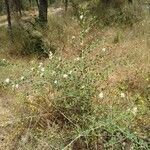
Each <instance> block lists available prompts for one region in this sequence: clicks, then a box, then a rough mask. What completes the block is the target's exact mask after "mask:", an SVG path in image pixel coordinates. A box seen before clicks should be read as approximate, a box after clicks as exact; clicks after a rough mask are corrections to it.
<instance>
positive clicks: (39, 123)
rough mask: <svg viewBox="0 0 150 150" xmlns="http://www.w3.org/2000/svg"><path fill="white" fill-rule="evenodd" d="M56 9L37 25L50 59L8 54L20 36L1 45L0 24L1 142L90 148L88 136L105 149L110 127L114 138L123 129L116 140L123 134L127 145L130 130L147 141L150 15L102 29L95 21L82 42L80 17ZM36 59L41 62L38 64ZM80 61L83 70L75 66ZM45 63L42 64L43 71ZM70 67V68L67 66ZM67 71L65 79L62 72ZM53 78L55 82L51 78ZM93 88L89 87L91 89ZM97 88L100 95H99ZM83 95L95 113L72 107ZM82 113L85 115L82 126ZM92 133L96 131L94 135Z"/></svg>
mask: <svg viewBox="0 0 150 150" xmlns="http://www.w3.org/2000/svg"><path fill="white" fill-rule="evenodd" d="M54 17H55V16H51V17H50V18H49V22H50V25H49V27H48V28H47V29H46V30H42V31H41V30H40V32H42V34H43V35H44V36H45V37H46V38H47V40H48V41H49V42H50V44H51V46H53V47H55V48H56V53H55V55H54V56H53V57H54V58H53V59H52V60H49V59H45V60H39V59H37V58H34V57H32V56H31V57H22V58H20V55H18V56H17V55H13V57H12V55H10V51H12V49H13V50H14V52H13V53H15V52H16V51H17V50H18V48H21V46H20V43H19V42H20V41H19V38H18V37H17V38H16V39H18V40H16V43H15V44H14V45H13V46H12V45H11V46H12V47H10V46H6V40H8V39H7V37H6V30H5V29H3V30H1V31H0V32H1V35H2V37H1V39H2V44H0V49H1V54H0V69H1V73H0V115H1V118H0V123H1V126H0V133H1V135H2V137H0V140H1V143H0V147H1V148H2V150H4V149H7V148H8V149H10V148H16V149H36V150H38V149H42V148H43V149H50V150H51V149H62V148H64V147H66V148H64V150H65V149H67V148H68V149H69V148H70V149H72V150H74V149H77V147H78V149H79V148H81V149H87V143H88V144H89V147H90V148H91V149H95V147H94V146H95V145H97V146H99V147H98V148H101V149H105V148H104V146H106V145H105V144H106V143H107V142H108V141H109V140H108V139H107V138H109V136H110V135H111V136H112V137H114V138H116V137H117V136H116V132H118V133H120V134H121V135H120V136H119V138H120V139H119V141H120V140H121V142H122V141H124V143H125V145H126V146H127V147H128V146H129V148H131V147H132V146H135V145H134V144H133V143H134V142H135V141H136V140H135V139H136V138H135V137H137V138H139V139H144V140H145V141H147V140H148V132H149V124H150V120H149V107H150V104H149V95H148V94H149V82H150V72H149V67H150V66H149V64H150V56H149V54H150V53H149V52H150V51H149V33H148V31H149V30H148V28H149V26H148V20H146V21H143V22H140V23H137V24H136V25H134V26H133V27H132V28H123V29H122V28H119V27H111V28H110V27H106V28H101V29H99V28H98V27H96V26H95V27H94V28H92V29H91V30H90V31H89V33H88V34H87V35H86V36H85V37H84V39H83V44H82V43H81V39H80V38H81V37H80V36H81V30H82V29H81V27H80V26H79V24H78V22H75V21H73V20H72V19H71V18H70V16H67V15H65V16H64V19H62V17H61V16H59V15H58V16H57V17H55V19H54ZM141 25H142V26H141ZM137 30H138V32H137ZM81 55H82V57H83V58H82V57H80V56H81ZM60 58H61V60H59V59H60ZM78 58H79V60H78ZM3 59H6V60H3ZM74 59H76V60H74ZM41 61H42V63H43V64H42V65H41V66H39V63H40V62H41ZM84 65H85V69H84V73H83V74H82V72H81V71H80V69H82V66H84ZM43 67H44V69H45V70H44V71H41V70H42V68H43ZM53 71H56V74H55V72H53ZM69 71H73V73H71V74H69ZM43 72H44V73H43ZM42 73H43V74H42ZM64 74H67V75H68V78H69V79H66V78H63V77H62V76H63V75H64ZM22 76H23V77H24V78H23V79H21V78H22ZM76 77H78V79H77V78H76ZM82 77H83V78H82ZM6 78H9V79H10V82H9V83H8V84H7V83H5V80H6ZM86 78H87V80H86ZM66 80H67V81H66ZM55 81H57V82H58V83H56V84H58V85H55V84H54V82H55ZM59 82H60V83H59ZM78 82H79V83H78ZM17 84H18V87H17V86H16V85H17ZM59 84H60V85H59ZM82 84H83V85H85V87H83V85H82ZM74 85H75V86H74ZM80 85H82V86H81V87H80ZM76 86H77V87H76ZM79 88H81V89H80V90H79ZM84 90H85V91H84ZM76 91H77V93H76ZM80 91H84V92H85V93H84V92H83V93H82V92H81V93H80ZM90 92H91V95H92V94H93V93H94V94H93V95H92V96H91V95H88V94H89V93H90ZM101 92H102V93H103V94H104V95H103V96H102V97H99V93H101ZM68 93H69V94H68ZM79 93H80V94H81V95H80V94H79ZM121 93H123V94H125V96H124V95H123V96H121ZM75 94H76V95H77V96H76V97H74V95H75ZM88 96H89V97H88ZM70 97H71V98H70ZM77 98H79V100H80V101H78V99H77ZM69 99H71V100H72V99H73V100H74V101H73V102H74V103H75V104H72V103H69V106H68V105H67V104H66V103H67V101H69ZM84 99H87V100H89V99H90V104H91V105H90V108H86V107H85V108H84V109H85V111H87V109H93V112H92V115H91V116H92V117H91V116H89V114H87V116H86V117H85V118H84V117H83V116H82V115H81V116H80V114H78V111H81V110H80V109H79V110H78V109H77V110H78V111H77V110H76V109H75V108H76V107H77V106H78V107H79V108H80V106H81V105H83V106H88V104H87V103H86V102H85V101H84ZM59 100H60V102H61V103H60V102H59ZM82 100H83V102H82ZM65 101H66V103H65ZM76 101H77V104H76ZM85 103H86V105H85ZM76 105H77V106H76ZM72 106H73V107H72ZM61 108H64V109H62V110H61ZM81 112H82V111H81ZM81 114H82V113H81ZM72 115H74V117H73V116H72ZM76 115H77V116H76ZM80 117H83V118H82V119H81V118H80ZM88 117H89V118H88ZM90 117H91V118H90ZM84 119H85V120H84ZM86 119H87V120H90V121H87V120H86ZM97 119H98V121H97ZM77 120H78V121H79V122H80V123H79V124H78V122H77ZM81 120H82V121H83V120H84V121H85V124H86V125H85V126H84V125H83V124H82V121H81ZM92 121H93V122H92ZM99 121H100V122H99ZM80 124H81V126H80ZM88 125H91V126H88ZM97 125H98V127H97ZM95 126H96V127H95ZM95 128H96V129H95ZM99 130H100V131H99ZM130 131H131V132H130ZM103 132H105V135H103V134H104V133H103ZM9 133H11V134H9ZM99 133H100V135H99ZM95 135H96V136H95ZM97 136H98V137H101V138H99V139H98V140H97ZM122 138H123V139H125V140H122ZM103 140H104V141H103ZM134 140H135V141H134ZM85 141H86V142H85ZM139 141H140V140H139ZM139 141H138V140H137V141H136V142H137V143H138V142H139ZM105 142H106V143H105ZM111 142H112V143H113V141H111ZM111 142H110V143H109V142H108V143H109V144H110V147H109V146H108V147H107V148H108V149H109V148H112V149H113V148H114V149H115V148H116V147H117V148H118V149H119V147H118V145H117V146H116V145H115V144H114V145H113V144H112V145H113V146H114V147H113V146H112V147H111ZM115 142H116V141H115ZM121 142H120V143H119V144H120V145H122V143H121ZM132 142H133V143H132ZM136 142H135V143H136ZM139 143H140V142H139ZM109 144H108V145H109ZM140 144H141V143H140ZM66 145H68V146H66ZM120 145H119V146H120ZM115 146H116V147H115ZM90 148H89V149H90ZM140 148H141V147H140ZM146 148H147V147H146V146H145V149H146Z"/></svg>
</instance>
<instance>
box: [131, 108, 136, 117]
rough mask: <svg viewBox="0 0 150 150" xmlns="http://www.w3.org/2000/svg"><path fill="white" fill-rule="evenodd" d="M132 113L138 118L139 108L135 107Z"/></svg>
mask: <svg viewBox="0 0 150 150" xmlns="http://www.w3.org/2000/svg"><path fill="white" fill-rule="evenodd" d="M131 112H132V113H133V114H134V115H135V116H136V114H137V112H138V109H137V107H133V109H132V110H131Z"/></svg>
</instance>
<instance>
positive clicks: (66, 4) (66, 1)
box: [65, 0, 68, 11]
mask: <svg viewBox="0 0 150 150" xmlns="http://www.w3.org/2000/svg"><path fill="white" fill-rule="evenodd" d="M67 10H68V0H65V11H67Z"/></svg>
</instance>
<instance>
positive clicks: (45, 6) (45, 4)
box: [39, 0, 48, 23]
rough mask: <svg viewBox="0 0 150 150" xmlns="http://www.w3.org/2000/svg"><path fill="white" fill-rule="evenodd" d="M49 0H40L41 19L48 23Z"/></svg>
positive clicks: (42, 21)
mask: <svg viewBox="0 0 150 150" xmlns="http://www.w3.org/2000/svg"><path fill="white" fill-rule="evenodd" d="M47 9H48V0H39V20H40V22H41V23H47V11H48V10H47Z"/></svg>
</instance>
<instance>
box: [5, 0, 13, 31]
mask: <svg viewBox="0 0 150 150" xmlns="http://www.w3.org/2000/svg"><path fill="white" fill-rule="evenodd" d="M5 5H6V11H7V21H8V29H9V30H10V31H11V30H12V25H11V15H10V7H9V2H8V0H5Z"/></svg>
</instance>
